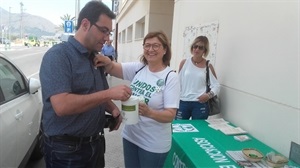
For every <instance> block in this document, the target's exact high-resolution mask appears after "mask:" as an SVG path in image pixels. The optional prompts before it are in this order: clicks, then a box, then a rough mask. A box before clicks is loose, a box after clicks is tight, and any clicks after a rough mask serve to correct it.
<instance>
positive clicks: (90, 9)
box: [76, 1, 116, 30]
mask: <svg viewBox="0 0 300 168" xmlns="http://www.w3.org/2000/svg"><path fill="white" fill-rule="evenodd" d="M102 14H105V15H107V16H108V17H109V18H111V19H115V18H116V15H115V14H114V13H113V12H112V11H111V10H110V9H109V8H108V7H107V6H106V5H105V4H104V3H103V2H101V1H89V2H88V3H87V4H86V5H85V6H84V7H83V8H82V9H81V11H80V13H79V16H78V20H77V27H76V30H78V29H79V27H80V25H81V21H82V20H83V19H84V18H86V19H88V20H89V21H90V22H91V23H92V24H94V23H96V22H97V21H98V18H99V16H100V15H102Z"/></svg>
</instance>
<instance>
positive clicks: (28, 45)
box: [24, 39, 41, 47]
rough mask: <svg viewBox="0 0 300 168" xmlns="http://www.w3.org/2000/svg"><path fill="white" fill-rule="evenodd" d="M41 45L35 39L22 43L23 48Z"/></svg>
mask: <svg viewBox="0 0 300 168" xmlns="http://www.w3.org/2000/svg"><path fill="white" fill-rule="evenodd" d="M40 45H41V44H40V41H39V40H36V39H31V40H27V41H25V42H24V46H27V47H32V46H34V47H39V46H40Z"/></svg>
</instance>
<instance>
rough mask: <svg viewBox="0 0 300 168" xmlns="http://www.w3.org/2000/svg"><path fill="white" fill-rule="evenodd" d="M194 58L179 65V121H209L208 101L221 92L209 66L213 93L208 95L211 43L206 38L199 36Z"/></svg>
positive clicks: (192, 48)
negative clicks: (207, 75) (208, 61)
mask: <svg viewBox="0 0 300 168" xmlns="http://www.w3.org/2000/svg"><path fill="white" fill-rule="evenodd" d="M190 51H191V54H192V57H190V58H187V59H183V60H182V61H181V62H180V65H179V78H180V84H181V86H180V89H181V90H180V103H179V109H178V111H177V114H176V119H177V120H188V119H190V118H192V119H193V120H194V119H207V118H208V114H209V111H208V103H207V101H208V100H209V99H210V98H212V97H213V96H214V95H217V94H218V93H219V90H220V84H219V82H218V81H217V76H216V73H215V70H214V68H213V66H212V65H211V64H209V73H210V84H211V85H210V87H211V91H210V92H209V93H206V57H207V55H208V53H209V41H208V38H207V37H205V36H198V37H197V38H195V40H194V41H193V43H192V45H191V48H190Z"/></svg>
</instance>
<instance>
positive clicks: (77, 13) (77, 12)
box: [74, 0, 80, 30]
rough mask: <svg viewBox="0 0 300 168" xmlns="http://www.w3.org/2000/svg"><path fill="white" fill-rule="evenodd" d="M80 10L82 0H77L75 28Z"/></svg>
mask: <svg viewBox="0 0 300 168" xmlns="http://www.w3.org/2000/svg"><path fill="white" fill-rule="evenodd" d="M79 10H80V0H75V21H74V26H75V29H76V27H77V20H78V15H79ZM75 29H74V30H75Z"/></svg>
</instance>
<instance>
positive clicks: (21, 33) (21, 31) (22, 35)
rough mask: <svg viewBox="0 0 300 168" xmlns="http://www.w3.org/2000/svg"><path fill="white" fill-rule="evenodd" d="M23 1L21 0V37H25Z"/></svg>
mask: <svg viewBox="0 0 300 168" xmlns="http://www.w3.org/2000/svg"><path fill="white" fill-rule="evenodd" d="M23 6H24V5H23V3H22V2H20V7H21V20H20V39H23Z"/></svg>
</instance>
